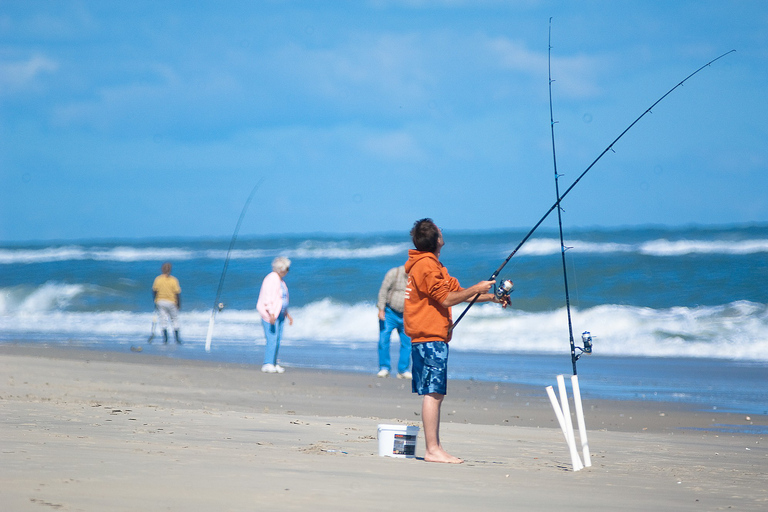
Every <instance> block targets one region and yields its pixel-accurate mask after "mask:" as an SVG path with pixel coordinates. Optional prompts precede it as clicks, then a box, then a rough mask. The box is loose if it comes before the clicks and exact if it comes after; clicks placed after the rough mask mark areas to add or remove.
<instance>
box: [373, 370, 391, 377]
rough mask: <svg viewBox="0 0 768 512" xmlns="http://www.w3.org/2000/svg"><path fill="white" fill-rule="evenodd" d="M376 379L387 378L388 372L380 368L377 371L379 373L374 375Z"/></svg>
mask: <svg viewBox="0 0 768 512" xmlns="http://www.w3.org/2000/svg"><path fill="white" fill-rule="evenodd" d="M376 376H377V377H389V370H387V369H386V368H382V369H381V370H379V373H377V374H376Z"/></svg>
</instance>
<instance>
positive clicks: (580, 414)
mask: <svg viewBox="0 0 768 512" xmlns="http://www.w3.org/2000/svg"><path fill="white" fill-rule="evenodd" d="M571 389H572V390H573V406H574V407H575V408H576V421H577V422H578V424H579V441H581V454H582V456H583V457H584V466H585V467H590V466H591V465H592V457H591V456H590V455H589V441H588V440H587V424H586V423H585V422H584V407H582V405H581V390H580V389H579V377H578V376H577V375H571Z"/></svg>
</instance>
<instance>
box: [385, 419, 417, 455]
mask: <svg viewBox="0 0 768 512" xmlns="http://www.w3.org/2000/svg"><path fill="white" fill-rule="evenodd" d="M418 435H419V427H414V426H409V425H379V435H378V438H379V455H380V456H382V457H399V458H408V459H412V458H414V457H416V438H417V437H418Z"/></svg>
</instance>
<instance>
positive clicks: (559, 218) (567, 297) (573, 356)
mask: <svg viewBox="0 0 768 512" xmlns="http://www.w3.org/2000/svg"><path fill="white" fill-rule="evenodd" d="M547 46H548V50H547V73H548V74H549V130H550V133H551V135H552V166H553V168H554V171H555V197H556V199H557V202H556V203H555V204H556V205H558V206H557V225H558V228H559V230H560V256H561V258H562V260H563V284H564V285H565V311H566V314H567V316H568V339H569V341H570V343H571V364H572V365H573V374H574V375H576V360H577V359H578V357H577V356H576V345H575V344H574V342H573V322H572V320H571V298H570V294H569V293H568V268H567V266H566V264H565V251H566V248H565V241H564V239H563V214H562V212H563V208H562V207H561V206H559V205H560V200H561V199H562V197H560V176H561V175H560V174H559V173H558V172H557V152H556V151H555V115H554V110H553V108H552V82H554V80H552V18H549V39H548V40H547Z"/></svg>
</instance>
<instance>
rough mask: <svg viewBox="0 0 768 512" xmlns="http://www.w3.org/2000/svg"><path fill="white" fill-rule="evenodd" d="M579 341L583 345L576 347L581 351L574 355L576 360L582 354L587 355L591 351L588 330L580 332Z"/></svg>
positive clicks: (590, 335) (590, 339)
mask: <svg viewBox="0 0 768 512" xmlns="http://www.w3.org/2000/svg"><path fill="white" fill-rule="evenodd" d="M581 342H582V343H583V344H584V347H576V348H577V349H578V350H580V351H581V352H579V353H578V354H577V355H576V360H577V361H578V360H579V358H580V357H581V356H583V355H584V354H587V355H589V354H591V353H592V334H591V333H590V332H589V331H584V332H583V333H581Z"/></svg>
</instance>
